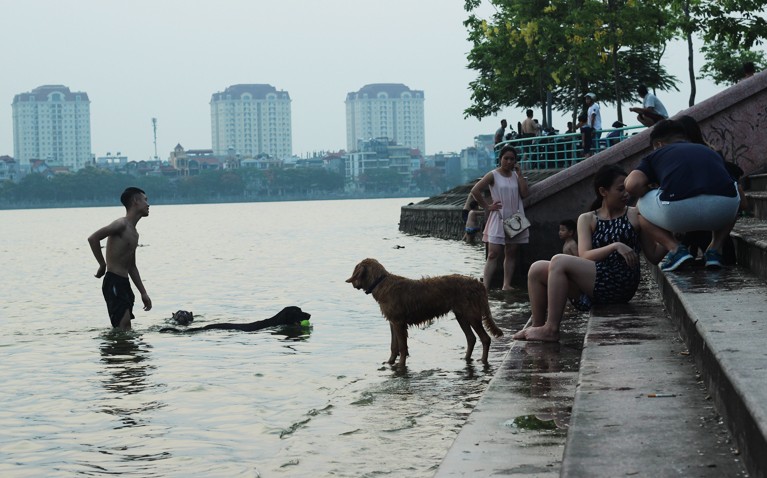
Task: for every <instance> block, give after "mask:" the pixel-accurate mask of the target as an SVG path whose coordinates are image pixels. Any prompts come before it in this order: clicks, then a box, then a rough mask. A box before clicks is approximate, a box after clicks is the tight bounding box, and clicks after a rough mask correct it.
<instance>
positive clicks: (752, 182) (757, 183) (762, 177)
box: [748, 173, 767, 191]
mask: <svg viewBox="0 0 767 478" xmlns="http://www.w3.org/2000/svg"><path fill="white" fill-rule="evenodd" d="M748 186H749V188H750V189H751V190H752V191H767V174H764V173H762V174H751V175H749V176H748Z"/></svg>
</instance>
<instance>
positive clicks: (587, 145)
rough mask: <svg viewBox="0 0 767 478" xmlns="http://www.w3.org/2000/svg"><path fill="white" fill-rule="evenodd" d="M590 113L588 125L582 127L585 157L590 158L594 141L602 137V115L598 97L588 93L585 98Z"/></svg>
mask: <svg viewBox="0 0 767 478" xmlns="http://www.w3.org/2000/svg"><path fill="white" fill-rule="evenodd" d="M583 99H584V101H585V103H586V107H587V108H588V111H587V112H586V124H584V125H583V126H581V133H582V134H583V157H584V158H588V157H590V156H591V155H592V154H593V153H592V152H591V146H592V144H593V143H594V139H595V138H596V139H599V137H600V136H601V135H602V132H601V131H600V130H601V129H602V115H601V113H600V112H599V103H597V95H595V94H594V93H586V95H585V96H584V97H583Z"/></svg>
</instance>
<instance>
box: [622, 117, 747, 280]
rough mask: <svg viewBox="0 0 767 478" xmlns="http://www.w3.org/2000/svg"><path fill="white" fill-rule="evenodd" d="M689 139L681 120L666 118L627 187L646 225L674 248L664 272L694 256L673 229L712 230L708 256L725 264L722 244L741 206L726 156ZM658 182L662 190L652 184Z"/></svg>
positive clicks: (652, 135) (711, 263) (710, 261)
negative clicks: (651, 150)
mask: <svg viewBox="0 0 767 478" xmlns="http://www.w3.org/2000/svg"><path fill="white" fill-rule="evenodd" d="M687 140H688V137H687V132H686V130H685V129H684V126H682V124H681V123H680V122H679V121H674V120H664V121H661V122H660V123H658V124H657V125H655V126H654V127H653V129H652V132H651V133H650V143H651V144H652V147H653V148H654V151H653V152H652V153H650V154H649V155H647V156H645V157H644V158H643V159H642V161H641V162H640V163H639V166H637V168H636V169H635V170H634V171H632V172H631V174H629V176H628V178H626V190H627V191H628V192H629V193H630V194H632V195H634V196H635V197H638V198H639V201H638V202H637V207H638V208H639V212H640V214H641V215H642V216H641V218H642V228H643V229H646V230H647V231H648V233H649V234H650V235H651V236H652V237H653V239H654V240H655V241H656V242H658V243H659V244H660V245H661V246H663V247H664V248H665V249H666V250H667V251H670V253H669V254H668V255H667V256H666V258H665V259H664V260H663V262H662V263H661V266H660V268H661V270H662V271H664V272H668V271H673V270H676V269H677V268H678V267H679V266H681V265H682V264H684V263H685V262H687V261H689V260H691V259H693V257H692V255H691V254H690V251H689V249H688V248H687V247H686V246H684V245H683V244H682V243H681V242H679V241H677V239H676V238H675V237H674V233H681V232H688V231H699V230H707V231H712V238H711V243H710V244H709V245H708V248H707V249H706V252H705V254H704V257H705V260H706V267H717V268H718V267H721V266H722V245H723V244H724V241H725V240H726V239H727V237H728V236H729V234H730V231H731V230H732V227H733V226H734V225H735V219H736V218H737V214H738V208H739V207H740V195H739V194H738V188H737V184H736V181H735V180H734V179H733V178H732V177H730V174H729V173H728V172H727V169H726V168H725V166H724V161H723V159H722V157H721V156H720V155H719V154H718V153H717V152H716V151H714V150H713V149H711V148H709V147H707V146H704V145H702V144H696V143H690V142H688V141H687ZM655 184H657V185H658V188H656V189H653V188H651V185H655Z"/></svg>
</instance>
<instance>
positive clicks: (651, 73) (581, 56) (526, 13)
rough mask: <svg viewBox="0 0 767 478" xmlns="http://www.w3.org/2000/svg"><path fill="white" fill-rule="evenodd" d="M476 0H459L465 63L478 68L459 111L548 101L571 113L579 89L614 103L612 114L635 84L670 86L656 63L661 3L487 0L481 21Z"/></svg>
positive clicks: (484, 112) (477, 113)
mask: <svg viewBox="0 0 767 478" xmlns="http://www.w3.org/2000/svg"><path fill="white" fill-rule="evenodd" d="M479 3H480V1H479V0H466V1H465V8H466V10H467V11H468V12H469V17H468V19H467V20H466V21H465V22H464V25H465V26H466V27H467V30H468V35H469V40H470V41H471V42H472V44H473V47H472V49H471V51H470V52H469V55H468V60H469V67H470V68H472V69H474V70H476V71H477V72H478V77H477V79H476V80H474V81H472V82H471V83H470V84H469V86H470V89H471V91H472V102H473V104H472V105H471V106H469V107H468V108H466V110H465V111H464V113H465V115H466V116H474V117H477V118H483V117H485V116H489V115H491V114H493V113H496V112H497V111H499V110H500V109H501V108H503V107H506V106H510V105H514V106H518V107H531V106H533V107H537V106H540V107H541V108H543V109H544V110H545V109H546V107H547V106H549V105H550V106H551V107H552V108H553V109H556V110H558V111H570V112H572V113H573V116H574V117H575V116H577V113H578V112H579V111H580V110H581V108H582V107H583V103H582V97H583V95H584V93H586V92H587V91H592V90H596V91H595V92H596V93H597V94H598V96H599V100H600V101H602V102H606V103H615V104H616V105H617V107H618V115H619V117H620V116H621V111H620V104H621V102H622V101H624V100H626V99H627V98H629V97H630V96H631V95H633V93H634V91H635V90H636V86H637V85H638V84H639V83H645V84H647V85H648V86H649V87H651V88H659V89H669V88H675V84H676V79H675V78H673V77H672V76H670V75H669V74H668V73H667V72H666V70H665V69H664V68H662V67H660V58H661V56H662V53H663V45H664V44H665V40H666V38H667V35H666V34H665V33H664V31H663V29H662V26H663V24H664V22H665V21H666V16H667V15H668V12H667V9H666V7H665V6H664V5H665V3H663V2H660V1H658V0H654V1H642V2H640V1H636V0H495V1H494V2H493V5H494V6H495V7H496V12H495V13H494V14H493V16H492V17H491V19H490V20H489V21H488V20H484V19H480V18H478V17H477V16H476V14H474V13H473V12H474V10H475V9H476V8H477V7H478V6H479ZM543 117H544V118H546V114H545V111H544V115H543ZM544 126H546V123H545V122H544Z"/></svg>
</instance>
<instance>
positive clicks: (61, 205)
mask: <svg viewBox="0 0 767 478" xmlns="http://www.w3.org/2000/svg"><path fill="white" fill-rule="evenodd" d="M435 194H439V193H431V194H428V195H423V194H421V195H418V194H416V195H414V194H413V193H410V194H338V195H322V196H319V195H318V196H307V195H296V196H289V195H285V196H264V197H256V198H243V197H230V198H207V199H189V198H183V199H169V198H163V197H159V198H156V199H153V198H152V197H151V196H150V197H149V202H150V204H151V205H152V206H169V205H182V204H234V203H250V202H283V201H335V200H344V199H396V198H415V197H429V196H432V195H435ZM115 206H118V207H122V205H121V204H120V202H119V198H116V199H115V200H114V201H26V202H14V203H4V202H0V211H4V210H19V209H67V208H81V207H82V208H84V207H115Z"/></svg>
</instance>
